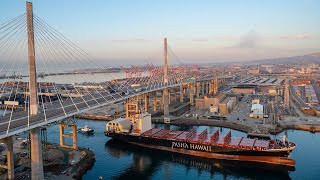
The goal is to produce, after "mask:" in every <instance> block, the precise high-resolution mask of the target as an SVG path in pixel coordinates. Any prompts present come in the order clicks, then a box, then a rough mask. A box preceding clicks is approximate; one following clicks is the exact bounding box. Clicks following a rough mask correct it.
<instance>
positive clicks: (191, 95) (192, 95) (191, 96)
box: [189, 83, 194, 106]
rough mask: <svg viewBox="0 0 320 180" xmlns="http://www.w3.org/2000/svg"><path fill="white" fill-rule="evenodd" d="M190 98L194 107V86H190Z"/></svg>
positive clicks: (191, 84)
mask: <svg viewBox="0 0 320 180" xmlns="http://www.w3.org/2000/svg"><path fill="white" fill-rule="evenodd" d="M189 98H190V105H191V106H194V84H193V83H190V84H189Z"/></svg>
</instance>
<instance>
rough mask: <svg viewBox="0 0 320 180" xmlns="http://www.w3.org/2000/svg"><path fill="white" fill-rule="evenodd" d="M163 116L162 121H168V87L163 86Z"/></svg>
mask: <svg viewBox="0 0 320 180" xmlns="http://www.w3.org/2000/svg"><path fill="white" fill-rule="evenodd" d="M163 117H164V123H170V115H169V89H168V88H165V89H164V90H163Z"/></svg>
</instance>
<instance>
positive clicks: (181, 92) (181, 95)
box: [180, 85, 184, 102]
mask: <svg viewBox="0 0 320 180" xmlns="http://www.w3.org/2000/svg"><path fill="white" fill-rule="evenodd" d="M183 94H184V92H183V85H180V102H183Z"/></svg>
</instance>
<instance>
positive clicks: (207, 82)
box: [206, 81, 210, 94]
mask: <svg viewBox="0 0 320 180" xmlns="http://www.w3.org/2000/svg"><path fill="white" fill-rule="evenodd" d="M209 86H210V83H209V81H206V93H207V94H209V93H210V90H209V89H210V88H209Z"/></svg>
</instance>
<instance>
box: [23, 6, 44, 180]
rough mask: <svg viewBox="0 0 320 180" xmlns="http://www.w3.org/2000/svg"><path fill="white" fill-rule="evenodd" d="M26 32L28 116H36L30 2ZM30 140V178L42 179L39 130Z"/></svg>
mask: <svg viewBox="0 0 320 180" xmlns="http://www.w3.org/2000/svg"><path fill="white" fill-rule="evenodd" d="M26 9H27V12H26V15H27V32H28V64H29V95H30V98H29V99H30V100H29V113H30V116H34V115H37V114H38V104H37V102H38V100H37V99H38V90H37V89H38V87H37V72H36V63H35V47H34V29H33V28H34V26H33V7H32V3H31V2H26ZM30 139H31V178H32V179H44V173H43V159H42V144H41V139H40V128H34V129H31V130H30Z"/></svg>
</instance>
